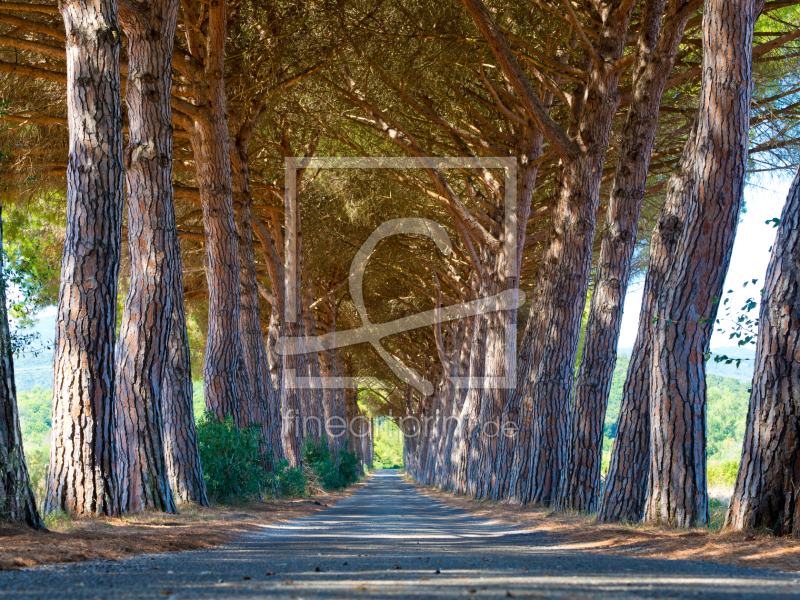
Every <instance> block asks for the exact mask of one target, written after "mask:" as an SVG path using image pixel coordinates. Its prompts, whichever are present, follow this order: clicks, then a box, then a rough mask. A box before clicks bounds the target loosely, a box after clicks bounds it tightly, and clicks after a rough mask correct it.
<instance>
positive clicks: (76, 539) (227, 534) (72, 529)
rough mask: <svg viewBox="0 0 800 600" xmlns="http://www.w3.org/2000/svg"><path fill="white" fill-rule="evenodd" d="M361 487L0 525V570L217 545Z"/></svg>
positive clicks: (315, 509) (313, 509)
mask: <svg viewBox="0 0 800 600" xmlns="http://www.w3.org/2000/svg"><path fill="white" fill-rule="evenodd" d="M364 485H365V483H363V482H362V483H358V484H356V485H353V486H350V487H349V488H347V489H346V490H342V491H338V492H328V493H326V494H325V495H320V496H311V497H309V498H302V499H297V500H269V501H264V502H259V501H254V502H251V503H249V504H246V505H239V506H214V507H212V508H204V507H199V506H193V505H192V506H184V507H181V509H180V514H177V515H168V514H164V513H156V512H143V513H140V514H137V515H133V516H129V517H123V518H122V519H110V518H72V519H59V520H58V521H56V522H55V523H53V524H51V529H50V530H49V531H33V530H30V529H27V528H25V527H16V526H9V525H0V571H7V570H11V569H18V568H20V567H32V566H35V565H40V564H46V563H61V562H80V561H86V560H96V559H102V560H111V559H120V558H125V557H129V556H135V555H137V554H143V553H158V552H174V551H177V550H196V549H199V548H208V547H209V546H217V545H220V544H224V543H225V542H229V541H231V540H233V539H235V538H236V537H237V536H239V535H241V534H242V533H243V532H245V531H252V530H254V529H256V528H258V527H259V526H261V525H264V524H267V523H281V522H285V521H290V520H292V519H297V518H299V517H305V516H308V515H313V514H314V513H317V512H320V511H321V510H324V509H325V508H326V507H328V506H332V505H334V504H336V502H338V501H339V500H341V499H342V498H346V497H347V496H350V495H351V494H353V493H354V492H355V491H357V490H358V489H360V488H362V487H364Z"/></svg>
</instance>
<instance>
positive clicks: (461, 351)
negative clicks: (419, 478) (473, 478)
mask: <svg viewBox="0 0 800 600" xmlns="http://www.w3.org/2000/svg"><path fill="white" fill-rule="evenodd" d="M473 322H474V319H472V318H468V319H465V320H464V321H463V325H462V326H461V327H459V333H458V337H457V340H458V343H457V345H456V346H455V353H454V356H453V361H452V364H451V365H450V367H451V373H452V376H454V377H466V376H467V374H468V373H469V356H470V350H471V345H470V344H471V342H472V325H473ZM464 392H465V390H463V389H458V388H455V387H453V388H452V389H451V390H450V392H449V396H450V399H449V409H447V410H446V411H445V414H444V418H445V422H444V426H443V432H442V436H443V440H442V446H441V449H440V451H439V457H438V458H437V461H436V485H438V486H439V487H441V488H443V489H452V487H453V462H452V456H453V444H454V442H455V433H456V428H457V425H458V419H459V417H460V415H461V408H462V406H463V403H464V397H465V394H464Z"/></svg>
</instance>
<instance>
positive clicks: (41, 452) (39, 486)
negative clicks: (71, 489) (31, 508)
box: [25, 446, 50, 507]
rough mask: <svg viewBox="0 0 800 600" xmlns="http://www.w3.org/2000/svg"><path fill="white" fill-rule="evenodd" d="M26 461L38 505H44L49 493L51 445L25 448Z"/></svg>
mask: <svg viewBox="0 0 800 600" xmlns="http://www.w3.org/2000/svg"><path fill="white" fill-rule="evenodd" d="M25 463H26V464H27V466H28V476H29V477H30V480H31V488H32V489H33V495H34V496H35V497H36V504H37V506H40V507H41V506H43V505H44V497H45V495H46V493H47V470H48V469H49V467H50V447H49V446H31V447H27V448H25Z"/></svg>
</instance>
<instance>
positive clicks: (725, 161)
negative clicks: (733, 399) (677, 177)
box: [644, 0, 756, 527]
mask: <svg viewBox="0 0 800 600" xmlns="http://www.w3.org/2000/svg"><path fill="white" fill-rule="evenodd" d="M755 4H756V2H755V0H706V2H705V10H704V12H703V71H702V72H703V76H702V83H701V89H700V106H699V107H698V111H697V117H696V118H695V123H694V127H693V129H692V132H691V133H690V137H689V141H688V143H687V146H686V151H685V152H684V155H683V157H682V159H681V165H680V167H679V168H680V170H681V171H688V172H690V173H692V176H691V180H690V181H691V182H692V184H693V185H691V187H688V188H677V187H674V186H672V187H671V188H670V193H673V194H680V195H681V196H682V197H683V198H684V201H683V202H682V204H683V205H684V206H685V214H686V226H685V227H684V229H683V231H682V233H681V236H680V238H679V240H678V245H677V248H676V249H675V255H674V258H673V262H672V264H671V265H670V269H669V271H668V273H667V277H666V280H665V281H664V287H663V289H662V291H661V294H660V295H659V301H658V304H657V306H658V310H657V312H656V315H655V318H656V322H655V323H654V325H653V354H652V359H651V360H652V364H651V375H652V382H651V387H650V415H651V428H650V481H649V486H648V496H647V501H646V503H645V513H644V521H645V522H648V523H658V522H663V523H669V524H673V525H677V526H680V527H692V526H695V525H705V524H706V523H707V522H708V490H707V488H706V483H707V482H706V369H705V353H706V352H707V350H708V343H709V340H710V338H711V334H712V332H713V326H714V320H715V318H716V313H717V308H718V306H719V303H718V298H719V296H720V295H721V294H722V286H723V284H724V281H725V275H726V273H727V271H728V263H729V262H730V256H731V251H732V249H733V239H734V236H735V234H736V226H737V224H738V221H739V212H740V210H741V206H742V194H743V190H744V177H745V172H746V167H747V142H748V136H747V133H748V130H749V126H750V96H751V91H752V76H751V68H752V52H753V48H752V47H753V28H754V25H755V20H756V8H755Z"/></svg>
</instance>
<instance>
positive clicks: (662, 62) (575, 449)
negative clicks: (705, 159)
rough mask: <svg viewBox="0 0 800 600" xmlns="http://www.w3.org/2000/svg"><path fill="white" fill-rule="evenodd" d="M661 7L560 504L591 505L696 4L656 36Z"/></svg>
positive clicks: (625, 162) (636, 105)
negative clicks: (674, 74)
mask: <svg viewBox="0 0 800 600" xmlns="http://www.w3.org/2000/svg"><path fill="white" fill-rule="evenodd" d="M665 4H666V0H650V1H648V2H647V3H646V4H645V6H644V8H643V13H642V17H641V22H642V29H641V30H640V33H639V42H638V50H637V55H636V63H635V65H634V74H633V93H632V99H631V105H630V108H629V110H628V116H627V119H626V121H625V126H624V128H623V130H622V135H621V139H622V145H621V146H620V149H619V158H618V161H617V168H616V172H615V174H614V182H613V184H612V186H611V197H610V199H609V203H608V210H607V212H606V223H605V227H604V230H603V232H602V233H601V237H602V244H601V247H600V257H599V259H598V261H597V268H596V273H595V287H594V292H593V294H592V300H591V309H590V312H589V320H588V323H587V326H586V337H585V341H584V345H583V355H582V359H581V364H580V367H579V370H578V377H577V380H576V383H575V398H574V400H573V403H572V412H571V416H570V438H569V446H568V450H569V456H568V459H567V464H566V468H565V470H564V472H563V474H562V477H561V487H560V489H559V497H558V500H557V502H556V506H557V507H558V508H560V509H574V510H580V511H586V512H594V511H595V510H596V508H597V500H598V494H599V490H600V465H601V460H602V448H603V424H604V421H605V414H606V406H607V405H608V395H609V392H610V390H611V378H612V375H613V373H614V366H615V364H616V360H617V343H618V341H619V331H620V325H621V323H622V308H623V305H624V302H625V293H626V291H627V287H628V280H629V279H630V275H631V260H632V258H633V251H634V248H635V245H636V236H637V233H638V226H639V216H640V215H641V211H642V201H643V200H644V194H645V187H646V183H647V172H648V170H649V168H650V157H651V155H652V151H653V142H654V140H655V136H656V130H657V125H658V114H659V108H660V106H661V97H662V95H663V93H664V86H665V84H666V82H667V78H668V77H669V74H670V73H671V71H672V67H673V66H674V64H675V58H676V56H677V52H678V48H679V47H680V41H681V38H682V37H683V31H684V29H685V27H686V23H687V21H688V20H689V17H690V16H691V14H692V12H693V8H694V7H695V5H696V4H698V2H697V1H696V0H695V1H690V0H675V1H672V2H671V3H670V13H669V15H668V16H667V20H666V22H665V25H664V29H663V33H662V35H661V37H660V39H659V30H660V29H661V18H662V15H663V14H664V9H665Z"/></svg>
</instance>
